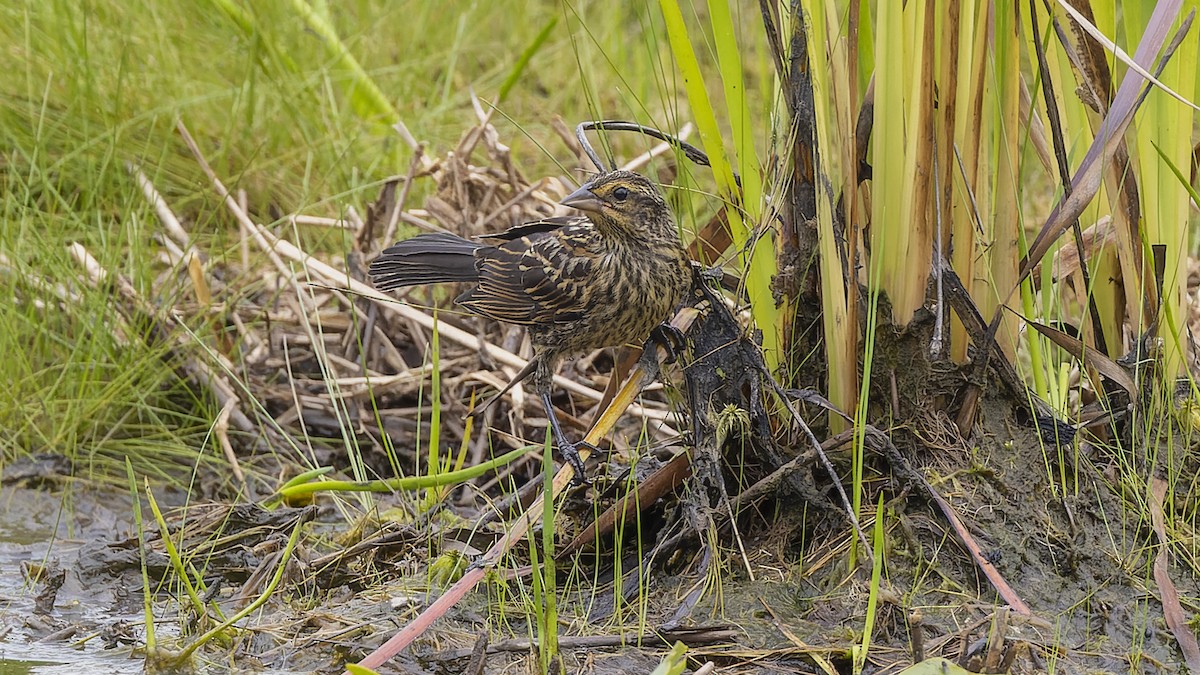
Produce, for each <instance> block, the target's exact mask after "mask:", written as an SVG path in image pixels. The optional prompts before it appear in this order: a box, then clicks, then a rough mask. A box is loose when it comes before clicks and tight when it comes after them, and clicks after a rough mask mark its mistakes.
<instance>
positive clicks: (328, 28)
mask: <svg viewBox="0 0 1200 675" xmlns="http://www.w3.org/2000/svg"><path fill="white" fill-rule="evenodd" d="M292 7H293V8H295V10H296V13H297V14H299V15H300V18H302V19H304V23H305V24H306V25H307V26H308V28H309V30H311V31H312V32H314V33H316V34H317V37H319V38H320V39H321V42H322V43H323V44H324V45H325V51H326V52H327V53H328V54H329V55H330V56H332V57H333V58H335V59H337V62H338V65H340V66H341V67H342V68H343V69H345V70H346V71H347V72H348V73H349V74H350V104H351V106H353V108H354V112H356V113H358V115H359V116H360V117H363V118H365V119H375V120H378V121H380V122H382V123H384V124H388V125H390V124H395V123H396V122H399V121H400V113H399V112H398V111H397V110H396V108H395V106H393V105H392V102H391V101H389V100H388V98H387V97H386V96H384V95H383V92H382V91H380V89H379V86H378V85H376V84H375V81H374V80H372V79H371V76H370V75H367V71H366V70H364V69H363V67H362V65H361V64H360V63H359V62H358V59H356V58H354V55H353V54H351V53H350V50H349V49H348V48H347V47H346V44H345V43H344V42H342V40H341V38H339V37H338V34H337V31H336V30H335V29H334V27H333V24H331V23H329V21H328V20H327V18H326V17H325V16H322V14H321V13H319V12H317V11H316V10H314V9H313V8H312V6H311V5H309V4H308V2H306V1H305V0H292Z"/></svg>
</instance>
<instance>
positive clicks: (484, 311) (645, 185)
mask: <svg viewBox="0 0 1200 675" xmlns="http://www.w3.org/2000/svg"><path fill="white" fill-rule="evenodd" d="M562 204H563V205H564V206H569V207H573V208H576V209H579V210H580V211H583V212H584V214H585V216H583V217H581V216H570V217H562V218H547V219H545V220H538V221H534V222H530V223H525V224H523V225H518V226H516V227H513V228H510V229H509V230H507V231H505V232H501V233H499V234H493V235H485V236H482V237H480V238H479V239H480V240H479V241H471V240H468V239H463V238H462V237H459V236H456V235H453V234H448V233H434V234H421V235H417V236H416V237H413V238H412V239H407V240H405V241H401V242H399V243H397V244H396V245H394V246H391V247H389V248H388V249H386V250H384V252H383V253H382V254H381V255H380V256H379V257H378V258H376V259H375V260H374V261H373V262H372V263H371V269H370V274H371V280H372V281H373V282H374V284H375V287H376V288H378V289H379V290H381V291H387V290H392V289H395V288H400V287H402V286H411V285H414V284H435V283H444V282H454V281H456V282H465V283H471V284H474V285H473V286H472V287H471V288H470V289H469V290H467V291H466V292H465V293H463V294H462V295H460V296H458V298H457V299H456V300H455V302H456V303H457V304H458V305H460V306H461V307H463V308H464V309H466V310H467V311H469V312H472V313H474V314H478V315H480V316H485V317H488V318H491V319H496V320H498V321H506V322H508V323H513V324H518V325H522V326H526V327H527V328H528V330H529V337H530V341H531V342H532V344H533V348H534V358H533V359H532V360H531V361H530V365H529V367H527V368H526V369H525V370H523V371H522V372H521V373H519V374H518V375H517V376H516V377H515V378H514V379H513V381H512V382H511V383H509V385H508V387H511V386H512V385H513V384H516V383H517V382H519V381H521V380H522V379H524V378H525V377H526V376H528V375H529V374H530V372H532V374H533V385H532V388H533V390H534V391H535V392H536V393H537V394H538V396H539V397H540V398H541V401H542V405H543V406H544V407H545V409H546V416H547V417H548V418H549V419H550V425H551V428H552V430H553V433H554V441H555V443H556V444H557V445H558V448H559V452H561V453H562V455H563V458H564V459H565V460H566V461H567V462H568V463H569V464H570V465H571V468H572V469H573V470H574V472H575V480H576V481H582V480H583V476H584V469H583V462H582V461H581V460H580V457H579V452H578V447H579V445H580V444H578V443H572V442H569V441H568V440H567V438H566V436H565V435H564V434H563V431H562V427H561V426H560V425H559V422H558V417H557V416H556V415H555V412H554V405H553V403H552V402H551V400H550V393H551V389H552V385H553V381H554V374H555V372H557V370H558V366H559V364H560V363H561V362H562V360H563V359H564V358H568V357H573V356H578V355H580V354H583V353H586V352H589V351H591V350H593V349H601V348H604V347H615V346H621V345H626V344H633V345H637V346H641V345H643V344H644V343H646V342H647V340H649V339H651V336H652V333H655V337H656V338H659V339H661V338H662V334H661V333H659V332H658V331H657V329H658V328H659V327H660V326H661V325H662V324H663V322H665V321H667V320H668V319H670V318H671V315H672V313H673V311H674V310H675V309H676V307H678V305H679V304H680V303H681V302H682V301H683V298H684V296H685V294H686V293H687V291H688V289H689V287H690V285H691V267H690V262H689V260H688V257H687V253H686V251H685V250H684V247H683V243H682V242H681V241H680V239H679V231H678V229H677V228H676V226H675V221H674V218H673V217H672V215H671V210H670V208H669V207H668V206H667V202H666V200H665V199H663V195H662V193H661V192H660V191H659V190H658V188H657V187H656V186H655V185H654V184H653V183H651V182H650V181H649V180H647V179H646V178H644V177H643V176H640V175H638V174H636V173H633V172H630V171H610V172H607V173H602V174H600V175H598V176H596V177H595V178H594V179H593V180H591V181H590V182H588V183H587V184H586V185H584V186H583V187H581V188H579V189H578V190H576V191H575V192H573V193H571V194H570V195H569V196H567V198H566V199H564V200H562ZM508 387H506V388H505V389H507V388H508Z"/></svg>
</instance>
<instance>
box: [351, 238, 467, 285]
mask: <svg viewBox="0 0 1200 675" xmlns="http://www.w3.org/2000/svg"><path fill="white" fill-rule="evenodd" d="M482 247H483V245H481V244H480V243H479V242H475V241H470V240H469V239H463V238H462V237H459V236H456V235H453V234H449V233H446V232H435V233H431V234H419V235H417V236H415V237H413V238H412V239H405V240H404V241H402V242H399V243H397V244H395V245H394V246H390V247H388V248H386V249H384V251H383V253H382V254H380V256H379V257H378V258H376V259H375V260H373V261H372V262H371V270H370V273H371V282H372V283H374V284H375V288H378V289H379V290H381V291H390V290H392V289H393V288H400V287H401V286H412V285H415V284H438V283H443V282H447V281H478V280H479V272H478V271H477V270H476V269H475V251H476V250H478V249H480V248H482Z"/></svg>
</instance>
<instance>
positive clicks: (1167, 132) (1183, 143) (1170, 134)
mask: <svg viewBox="0 0 1200 675" xmlns="http://www.w3.org/2000/svg"><path fill="white" fill-rule="evenodd" d="M1196 6H1197V3H1196V2H1195V1H1192V2H1185V3H1184V7H1183V8H1182V10H1181V11H1180V14H1179V17H1180V18H1178V19H1176V27H1178V24H1179V21H1180V20H1181V19H1182V18H1183V17H1184V16H1186V15H1187V13H1188V9H1189V8H1195V7H1196ZM1152 10H1153V7H1152V6H1143V5H1142V4H1141V3H1136V2H1134V3H1125V5H1124V19H1125V34H1126V35H1127V36H1130V38H1129V40H1128V42H1129V44H1136V43H1137V40H1136V39H1134V37H1133V36H1140V35H1141V34H1142V31H1143V30H1144V29H1145V26H1146V23H1147V22H1148V21H1149V19H1150V14H1151V11H1152ZM1193 30H1194V27H1193ZM1196 51H1197V50H1196V40H1195V39H1185V40H1184V41H1183V42H1182V43H1181V44H1180V45H1179V50H1178V51H1177V52H1176V53H1175V56H1174V57H1173V58H1172V59H1171V61H1170V62H1169V63H1168V64H1167V66H1166V68H1165V69H1164V70H1163V72H1162V75H1160V76H1159V80H1160V81H1162V82H1163V84H1165V85H1167V86H1168V87H1170V88H1171V89H1173V90H1175V92H1177V93H1178V94H1179V95H1180V96H1183V97H1185V98H1187V99H1189V100H1191V99H1193V98H1194V95H1195V92H1196V59H1197V54H1196ZM1192 122H1193V120H1192V110H1191V108H1189V107H1187V106H1186V105H1184V104H1183V103H1180V102H1179V101H1177V100H1175V99H1173V98H1171V97H1170V96H1169V95H1167V94H1165V93H1163V92H1162V91H1160V90H1157V89H1155V90H1153V91H1151V92H1150V95H1149V96H1148V97H1147V98H1146V102H1145V103H1144V104H1143V105H1142V108H1141V110H1140V111H1139V112H1138V115H1137V119H1136V120H1135V122H1134V127H1135V129H1136V131H1135V138H1136V139H1137V157H1136V163H1137V170H1138V178H1139V181H1138V186H1139V187H1140V188H1141V204H1142V218H1143V223H1144V227H1143V229H1142V233H1143V237H1144V239H1145V244H1146V245H1147V246H1149V245H1153V244H1165V245H1166V267H1165V272H1164V274H1163V293H1162V298H1161V301H1162V308H1161V310H1160V311H1161V312H1162V313H1163V314H1162V315H1160V317H1161V318H1162V319H1164V320H1162V321H1160V322H1159V328H1158V330H1159V335H1160V337H1162V338H1163V339H1164V353H1163V357H1162V358H1163V375H1164V377H1165V379H1166V381H1167V383H1168V384H1173V382H1174V380H1175V378H1176V377H1178V376H1180V375H1182V374H1184V373H1185V372H1186V361H1187V353H1188V348H1187V345H1188V335H1187V317H1188V311H1187V305H1186V297H1187V277H1188V271H1187V245H1188V229H1187V225H1188V201H1189V196H1188V193H1187V191H1186V189H1185V188H1184V186H1183V185H1182V184H1180V181H1179V180H1177V179H1176V177H1175V175H1174V173H1173V172H1172V170H1171V168H1170V166H1169V165H1168V163H1167V162H1165V161H1164V158H1165V159H1167V160H1169V161H1170V164H1173V165H1174V166H1176V167H1186V166H1188V165H1189V163H1190V162H1191V158H1192V140H1191V137H1192ZM1155 147H1157V148H1158V150H1159V152H1161V153H1162V154H1161V156H1160V154H1159V152H1156V151H1155V149H1154V148H1155ZM1146 250H1148V248H1147V249H1146ZM1147 259H1148V258H1147ZM1146 269H1147V274H1149V268H1148V267H1147V268H1146ZM1168 329H1172V330H1171V331H1170V334H1168V333H1167V331H1168Z"/></svg>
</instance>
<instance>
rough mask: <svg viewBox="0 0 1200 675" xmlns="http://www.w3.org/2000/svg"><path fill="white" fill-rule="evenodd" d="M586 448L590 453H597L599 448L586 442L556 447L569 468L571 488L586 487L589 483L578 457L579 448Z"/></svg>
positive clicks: (581, 461) (585, 470) (580, 459)
mask: <svg viewBox="0 0 1200 675" xmlns="http://www.w3.org/2000/svg"><path fill="white" fill-rule="evenodd" d="M581 447H582V448H586V449H587V450H589V451H591V452H599V451H600V448H597V447H596V446H594V445H592V444H591V443H588V442H587V441H579V442H576V443H561V444H559V446H558V452H559V454H561V455H562V458H563V460H564V461H565V462H566V463H567V464H569V465H570V466H571V472H572V473H573V474H574V475H572V476H571V487H579V486H581V485H588V484H589V483H591V481H589V480H588V478H587V469H585V468H584V466H583V458H582V457H580V456H579V448H581Z"/></svg>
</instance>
